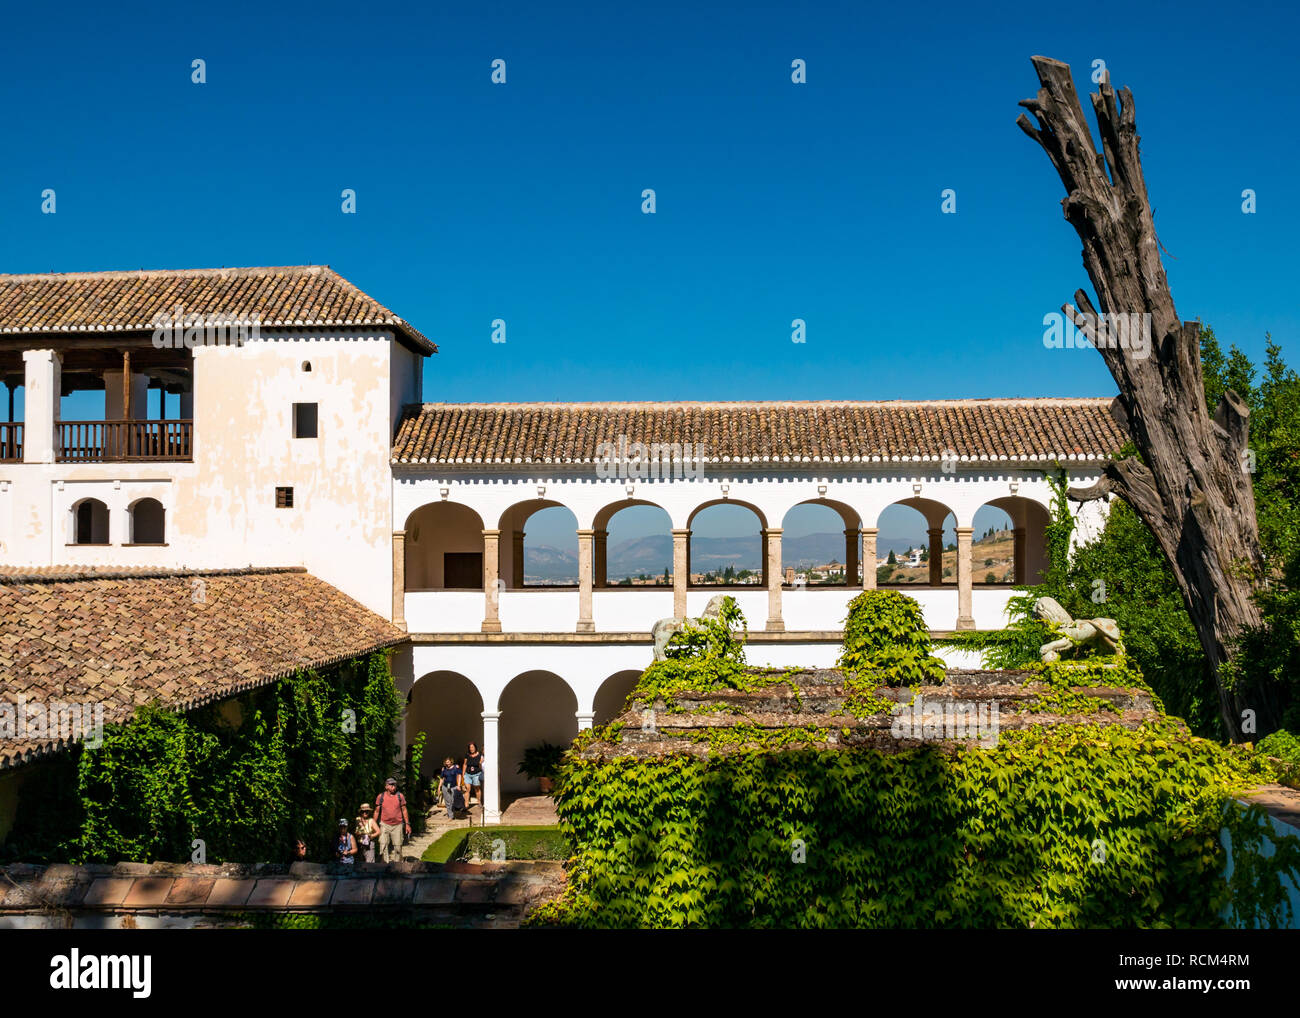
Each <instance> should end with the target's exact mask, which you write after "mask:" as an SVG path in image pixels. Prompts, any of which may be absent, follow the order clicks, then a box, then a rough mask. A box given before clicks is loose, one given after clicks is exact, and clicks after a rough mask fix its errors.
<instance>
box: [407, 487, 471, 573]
mask: <svg viewBox="0 0 1300 1018" xmlns="http://www.w3.org/2000/svg"><path fill="white" fill-rule="evenodd" d="M405 529H406V541H405V554H406V587H405V589H406V590H407V591H421V590H482V589H483V521H482V520H481V519H480V518H479V515H478V513H476V512H475V511H474V510H473V509H471V508H470V507H469V506H467V505H461V504H460V503H459V502H430V503H429V504H428V505H423V506H420V508H419V509H417V510H415V512H413V513H411V515H410V516H409V517H407V520H406V528H405Z"/></svg>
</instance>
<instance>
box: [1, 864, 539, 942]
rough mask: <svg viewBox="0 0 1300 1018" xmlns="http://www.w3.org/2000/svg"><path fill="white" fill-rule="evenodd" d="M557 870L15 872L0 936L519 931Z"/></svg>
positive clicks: (15, 868)
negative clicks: (252, 929) (334, 925)
mask: <svg viewBox="0 0 1300 1018" xmlns="http://www.w3.org/2000/svg"><path fill="white" fill-rule="evenodd" d="M563 884H564V871H563V868H562V866H561V865H560V864H559V863H555V862H529V861H508V862H501V863H488V864H482V865H478V864H473V863H447V864H438V863H424V862H403V863H392V864H389V865H384V864H382V863H370V864H367V863H361V864H358V865H356V866H340V865H336V864H329V865H325V864H320V863H294V864H293V865H292V866H283V865H278V866H277V865H270V864H257V865H240V864H223V865H193V864H179V863H152V864H150V863H119V864H117V865H116V866H112V865H85V866H69V865H50V866H36V865H30V864H15V865H10V866H5V867H3V868H0V929H6V928H8V929H14V928H58V929H131V928H139V929H147V928H202V927H228V926H241V925H248V924H249V923H250V922H252V921H254V917H256V916H258V915H267V914H273V913H299V914H308V915H310V914H317V915H324V914H352V915H357V916H365V917H366V918H368V919H371V920H377V921H378V922H379V923H380V924H381V925H382V924H384V923H385V922H389V921H398V920H415V921H419V922H427V923H432V924H446V925H449V926H463V927H501V928H513V927H517V926H518V925H519V924H520V922H521V921H522V919H523V917H524V915H525V914H526V913H527V912H528V910H529V909H531V908H532V907H533V906H535V905H537V904H540V903H541V902H542V901H545V900H547V899H549V898H550V897H552V896H554V895H556V894H558V893H559V892H560V890H561V889H562V887H563Z"/></svg>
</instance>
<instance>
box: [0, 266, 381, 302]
mask: <svg viewBox="0 0 1300 1018" xmlns="http://www.w3.org/2000/svg"><path fill="white" fill-rule="evenodd" d="M322 273H329V274H330V275H331V276H333V277H334V278H335V279H338V280H340V281H341V282H344V283H347V284H348V285H349V286H353V285H354V284H352V283H350V282H348V280H347V279H345V278H344V277H343V276H340V275H339V274H338V273H337V272H335V271H334V270H333V269H332V268H330V266H328V265H227V266H222V267H221V268H215V269H92V270H90V271H86V272H0V282H23V283H26V282H38V281H40V280H44V279H65V278H72V277H75V278H78V279H147V278H163V277H183V278H185V279H202V278H204V277H207V276H232V275H238V276H283V275H302V276H314V275H321V274H322ZM371 300H374V298H373V297H372V298H371ZM375 303H376V304H378V303H379V302H378V301H375Z"/></svg>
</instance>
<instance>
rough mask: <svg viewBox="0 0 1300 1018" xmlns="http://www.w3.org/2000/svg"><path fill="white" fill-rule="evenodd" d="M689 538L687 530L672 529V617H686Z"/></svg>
mask: <svg viewBox="0 0 1300 1018" xmlns="http://www.w3.org/2000/svg"><path fill="white" fill-rule="evenodd" d="M690 540H691V532H690V531H689V530H677V529H675V528H674V530H673V618H675V619H684V618H686V585H687V582H688V580H689V579H690V576H689V573H688V570H689V569H690V568H691V567H690V559H689V558H688V556H687V545H688V544H689V542H690Z"/></svg>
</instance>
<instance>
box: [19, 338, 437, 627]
mask: <svg viewBox="0 0 1300 1018" xmlns="http://www.w3.org/2000/svg"><path fill="white" fill-rule="evenodd" d="M304 361H309V362H310V363H311V367H312V370H311V371H310V372H307V371H304V370H303V369H302V365H303V362H304ZM193 366H194V439H193V443H194V444H193V452H194V458H193V462H189V463H174V462H157V463H85V464H80V463H4V464H0V563H3V564H5V565H22V566H49V565H112V566H122V567H134V566H153V567H168V568H175V567H186V568H197V569H212V568H230V567H244V566H249V565H254V566H285V565H289V566H304V567H306V568H307V569H308V570H309V571H310V572H312V573H313V574H315V575H316V576H319V577H320V578H321V579H323V580H325V581H326V582H328V583H331V584H333V585H334V586H336V587H338V588H339V589H340V590H342V591H344V592H345V593H346V594H348V595H349V596H351V597H353V598H355V599H356V600H358V601H360V602H361V603H362V604H364V605H365V606H366V607H367V608H369V609H371V610H372V611H375V612H377V613H379V614H381V615H383V616H384V617H389V615H390V612H391V608H392V525H391V521H392V506H391V500H392V487H391V481H390V478H391V473H390V467H389V459H390V455H391V447H392V435H393V426H394V422H395V420H396V418H397V415H398V414H399V413H400V410H401V406H400V404H398V403H397V400H399V399H400V400H402V401H403V402H409V401H411V400H412V399H417V398H418V396H419V380H418V374H419V358H418V357H416V356H415V355H414V354H412V353H410V352H409V351H407V350H405V349H404V348H402V347H401V346H400V345H399V344H398V343H397V342H396V341H395V340H394V338H393V337H392V335H391V334H390V333H388V332H384V331H374V332H365V331H359V330H357V331H339V332H323V331H303V332H293V333H277V332H270V333H267V334H265V335H264V336H262V337H261V338H260V339H257V340H253V341H250V342H249V343H247V344H245V345H244V346H242V347H233V346H231V347H200V348H197V349H195V351H194V362H193ZM294 403H317V404H318V432H317V437H316V438H314V439H306V438H304V439H295V438H294V437H293V430H292V408H293V404H294ZM30 412H31V410H30V407H29V413H30ZM277 486H290V487H292V488H293V489H294V507H293V508H292V509H276V508H275V489H276V487H277ZM86 497H93V498H97V499H100V500H101V501H103V502H105V503H106V504H107V505H108V507H109V514H110V542H111V543H110V544H108V545H76V544H71V543H70V541H71V536H70V514H71V509H72V507H73V506H74V505H75V504H76V503H77V502H78V501H80V500H81V499H83V498H86ZM142 497H150V498H156V499H158V500H159V501H160V502H161V503H162V505H163V507H164V509H165V510H166V521H167V533H166V546H165V547H126V546H125V545H126V542H127V540H128V519H127V514H126V508H127V506H129V505H130V504H131V503H133V502H135V501H136V500H137V499H139V498H142Z"/></svg>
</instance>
